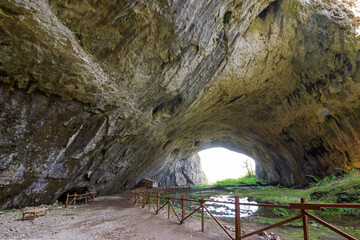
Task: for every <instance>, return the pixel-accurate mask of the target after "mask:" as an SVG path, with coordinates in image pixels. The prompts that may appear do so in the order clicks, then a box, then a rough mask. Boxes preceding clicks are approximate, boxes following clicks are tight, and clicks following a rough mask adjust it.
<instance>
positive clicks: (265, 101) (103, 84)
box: [0, 0, 360, 209]
mask: <svg viewBox="0 0 360 240" xmlns="http://www.w3.org/2000/svg"><path fill="white" fill-rule="evenodd" d="M359 17H360V11H359V10H358V9H355V8H354V6H353V5H351V4H349V3H348V2H347V1H328V0H320V1H315V0H314V1H313V0H311V1H300V0H286V1H285V0H277V1H273V0H270V1H263V0H244V1H230V0H226V1H206V0H199V1H192V2H191V1H169V2H166V1H165V2H164V1H157V0H151V1H145V2H144V1H127V0H120V1H110V0H106V1H88V0H84V1H65V2H64V1H60V0H51V1H45V0H40V1H30V2H29V1H26V0H19V1H11V0H5V1H1V2H0V209H8V208H12V207H24V206H27V205H29V204H41V203H44V204H45V203H53V202H55V201H56V200H57V198H58V196H60V195H62V194H63V193H66V192H67V191H68V189H76V188H79V187H84V186H86V187H87V188H88V189H91V190H94V191H96V192H97V195H108V194H114V193H118V192H120V191H122V190H124V189H126V188H128V187H130V188H131V187H134V186H136V185H137V183H138V182H139V181H141V179H143V178H150V179H154V180H156V181H158V182H159V183H160V185H161V184H163V185H166V184H168V185H187V184H193V185H196V184H201V183H202V181H203V180H204V179H203V176H202V173H201V166H200V161H199V156H198V155H197V153H198V152H199V151H201V150H203V149H206V148H210V147H225V148H228V149H230V150H233V151H236V152H239V153H244V154H245V155H247V156H250V157H252V158H253V159H256V175H257V177H258V178H259V179H264V180H267V181H268V182H272V183H278V184H281V185H284V186H306V185H308V184H309V183H310V182H311V180H312V178H311V177H309V175H311V176H314V177H317V178H322V177H325V176H327V175H330V174H337V173H339V172H341V171H342V170H340V169H345V170H350V169H359V168H360V136H359V134H358V133H359V130H360V90H359V89H360V45H359V38H360V37H359V35H360V25H359V21H358V19H359ZM219 164H221V163H219Z"/></svg>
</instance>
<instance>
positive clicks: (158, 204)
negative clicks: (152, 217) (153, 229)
mask: <svg viewBox="0 0 360 240" xmlns="http://www.w3.org/2000/svg"><path fill="white" fill-rule="evenodd" d="M159 207H160V193H157V209H156V214H158V211H159Z"/></svg>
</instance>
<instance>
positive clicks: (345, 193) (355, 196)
mask: <svg viewBox="0 0 360 240" xmlns="http://www.w3.org/2000/svg"><path fill="white" fill-rule="evenodd" d="M344 171H345V170H344ZM309 177H311V178H313V179H314V182H313V183H312V184H311V185H310V187H309V188H307V189H299V188H285V187H281V186H259V185H258V186H251V187H246V188H238V186H239V185H244V184H248V185H250V184H251V185H253V184H258V183H259V181H258V180H256V178H255V177H254V176H246V177H243V178H238V179H226V180H223V181H218V182H216V183H215V184H214V185H201V186H198V187H197V188H198V189H201V188H202V189H203V188H205V189H206V188H216V187H222V188H221V190H223V191H232V192H233V194H234V195H239V196H240V197H247V198H248V199H249V200H251V201H256V202H262V203H275V204H288V203H290V202H300V198H302V197H304V198H306V199H307V200H306V201H307V202H323V203H336V202H337V203H348V202H351V203H360V172H359V171H357V170H353V171H349V172H347V171H345V174H344V175H341V176H334V175H330V176H327V177H325V178H324V179H318V178H315V177H313V176H309ZM216 194H217V195H221V194H227V193H226V192H217V193H216ZM206 195H209V194H208V193H207V194H206ZM211 195H214V193H212V194H211ZM201 196H204V195H202V194H197V197H199V198H200V197H201ZM204 197H207V196H204Z"/></svg>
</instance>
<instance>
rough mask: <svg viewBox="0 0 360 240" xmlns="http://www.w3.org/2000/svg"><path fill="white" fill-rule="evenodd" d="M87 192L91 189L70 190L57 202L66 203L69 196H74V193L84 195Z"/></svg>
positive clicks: (78, 188)
mask: <svg viewBox="0 0 360 240" xmlns="http://www.w3.org/2000/svg"><path fill="white" fill-rule="evenodd" d="M86 192H89V189H88V188H87V187H74V188H71V189H68V190H66V191H65V192H63V193H62V194H61V195H60V196H59V197H58V199H57V200H58V202H62V203H65V201H66V195H67V194H70V195H73V194H74V193H76V194H84V193H86Z"/></svg>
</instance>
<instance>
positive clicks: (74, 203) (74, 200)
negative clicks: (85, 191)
mask: <svg viewBox="0 0 360 240" xmlns="http://www.w3.org/2000/svg"><path fill="white" fill-rule="evenodd" d="M74 195H75V196H74V205H76V193H75V194H74Z"/></svg>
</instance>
